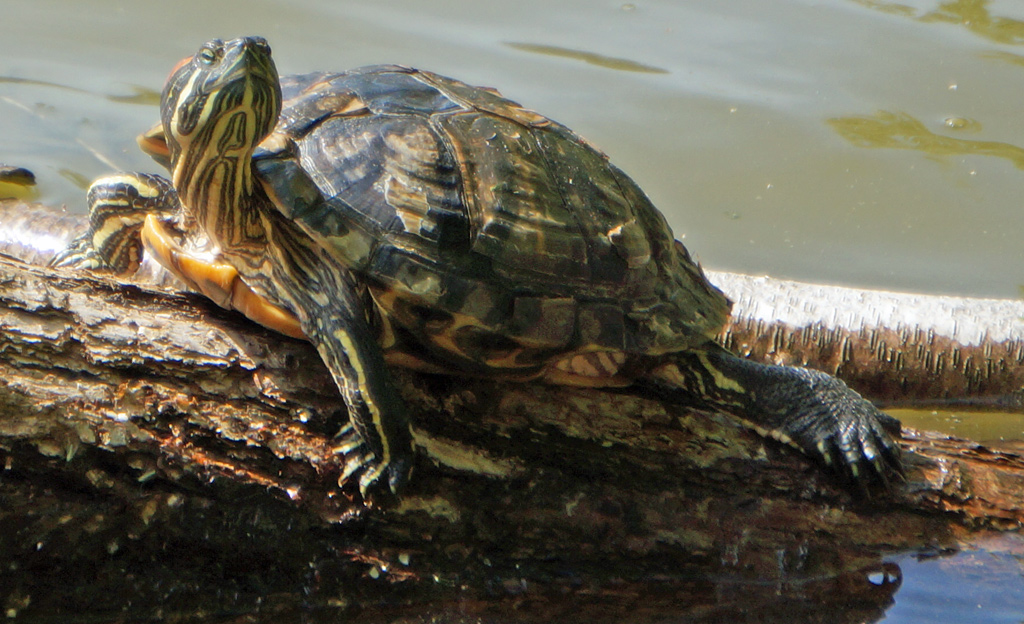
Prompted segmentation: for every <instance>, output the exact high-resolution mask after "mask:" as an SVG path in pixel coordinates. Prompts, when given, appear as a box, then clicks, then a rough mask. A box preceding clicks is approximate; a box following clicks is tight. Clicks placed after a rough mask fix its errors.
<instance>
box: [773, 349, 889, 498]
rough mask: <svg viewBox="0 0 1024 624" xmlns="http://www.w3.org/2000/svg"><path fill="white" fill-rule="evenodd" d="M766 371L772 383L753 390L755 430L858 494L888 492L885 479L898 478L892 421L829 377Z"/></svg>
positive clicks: (785, 370) (806, 371)
mask: <svg viewBox="0 0 1024 624" xmlns="http://www.w3.org/2000/svg"><path fill="white" fill-rule="evenodd" d="M772 368H773V369H774V370H773V371H772V372H771V381H772V383H770V384H765V385H763V386H761V387H760V388H758V389H757V399H758V401H757V404H756V405H757V411H758V412H759V414H758V415H757V416H758V418H759V420H760V422H759V424H760V425H761V426H765V425H768V426H769V427H770V429H771V430H773V431H774V432H776V434H777V435H776V437H779V438H780V439H783V440H789V441H791V442H792V444H793V445H794V446H796V447H797V448H799V449H800V450H802V451H803V452H804V453H806V454H807V455H810V456H811V457H816V458H818V459H819V460H820V461H822V462H823V463H824V464H825V466H827V467H828V468H829V469H831V470H832V471H834V472H836V473H839V474H840V476H841V477H842V478H843V479H844V480H846V481H849V482H850V483H851V484H853V485H855V486H857V487H858V489H861V490H863V489H864V488H865V487H866V486H867V485H868V484H870V483H872V482H878V483H881V484H882V485H883V486H884V487H886V488H888V487H889V486H890V479H889V477H890V476H891V474H897V475H902V474H903V466H902V462H901V460H900V449H899V446H898V445H897V444H896V442H895V441H894V440H893V437H892V436H893V435H898V431H899V426H900V425H899V421H898V420H896V419H895V418H893V417H892V416H889V415H888V414H885V413H883V412H881V411H879V410H878V409H877V408H876V407H875V406H874V405H872V404H871V403H870V402H868V401H867V400H865V399H864V398H863V397H861V396H860V395H859V394H857V393H856V392H854V391H853V390H851V389H850V388H849V386H847V385H846V384H845V383H843V382H842V381H840V380H839V379H836V378H835V377H832V376H831V375H827V374H825V373H822V372H820V371H815V370H810V369H801V368H787V367H772ZM890 432H892V433H890Z"/></svg>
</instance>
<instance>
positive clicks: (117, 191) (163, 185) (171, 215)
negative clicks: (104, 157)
mask: <svg viewBox="0 0 1024 624" xmlns="http://www.w3.org/2000/svg"><path fill="white" fill-rule="evenodd" d="M88 203H89V228H88V229H87V230H86V231H85V233H83V234H82V235H81V236H79V237H78V238H76V239H74V240H73V241H71V243H70V244H69V245H68V247H67V248H66V249H64V250H63V251H61V252H60V253H58V254H57V255H56V256H55V257H54V258H53V259H52V260H51V261H50V266H63V267H72V268H78V269H90V270H95V271H106V272H110V273H116V274H118V275H130V274H132V273H134V272H135V271H136V270H137V269H138V268H139V263H140V262H141V260H142V242H141V240H140V238H139V232H140V231H141V230H142V225H143V222H144V221H145V219H146V216H147V215H156V216H157V217H158V218H161V219H163V220H167V221H172V220H175V219H177V218H178V215H179V214H180V212H181V203H180V202H179V201H178V194H177V193H176V192H175V191H174V187H173V185H172V184H171V182H170V181H169V180H167V179H166V178H162V177H160V176H155V175H150V174H145V173H118V174H114V175H109V176H105V177H102V178H99V179H98V180H96V181H95V182H93V184H92V186H90V187H89V193H88Z"/></svg>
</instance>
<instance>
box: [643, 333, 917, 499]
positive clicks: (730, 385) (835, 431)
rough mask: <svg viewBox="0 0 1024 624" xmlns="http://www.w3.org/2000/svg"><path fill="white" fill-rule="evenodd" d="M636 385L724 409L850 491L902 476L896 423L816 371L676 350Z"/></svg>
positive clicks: (714, 350)
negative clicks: (815, 462)
mask: <svg viewBox="0 0 1024 624" xmlns="http://www.w3.org/2000/svg"><path fill="white" fill-rule="evenodd" d="M642 385H644V386H647V387H649V388H651V389H653V390H654V391H655V392H656V393H658V394H661V395H663V396H666V397H667V398H669V399H671V400H676V401H678V402H680V403H685V404H690V405H695V406H698V407H710V408H715V409H721V410H723V411H726V412H728V413H730V414H732V415H734V416H736V417H737V418H738V419H740V420H741V421H742V422H743V423H744V424H745V425H747V426H750V427H752V428H753V429H755V430H756V431H758V432H759V433H760V434H762V435H764V436H766V437H771V438H773V439H776V440H778V441H780V442H783V443H785V444H788V445H790V446H794V447H796V448H798V449H799V450H801V451H803V452H804V453H805V454H807V455H809V456H811V457H815V458H817V459H819V460H820V461H822V462H824V463H825V465H826V466H828V467H829V468H831V469H833V470H835V471H837V472H839V473H840V474H842V475H843V476H844V477H846V478H847V479H849V480H850V481H852V482H853V483H854V484H855V485H857V486H858V487H861V488H863V487H864V485H865V484H867V483H869V482H872V481H880V482H882V483H883V484H887V483H888V479H889V476H890V475H892V474H896V475H902V473H903V468H902V463H901V460H900V449H899V446H898V445H897V444H896V442H895V441H894V439H893V436H896V435H898V434H899V431H900V423H899V421H898V420H896V419H895V418H893V417H892V416H889V415H888V414H885V413H884V412H882V411H880V410H878V409H877V408H876V407H875V406H874V405H872V404H871V403H870V402H869V401H867V400H866V399H864V398H863V397H861V396H860V395H859V394H857V393H856V392H855V391H854V390H852V389H851V388H850V387H849V386H847V385H846V384H845V383H843V382H842V381H841V380H839V379H836V378H835V377H832V376H831V375H828V374H826V373H823V372H821V371H817V370H813V369H808V368H797V367H791V366H773V365H769V364H760V363H757V362H752V361H750V360H747V359H744V358H741V357H738V356H736V355H733V354H732V353H729V352H728V351H726V350H724V349H722V348H720V347H718V346H717V345H715V346H712V347H711V348H709V349H707V350H700V351H687V352H680V353H676V354H672V355H668V356H666V361H665V362H664V363H662V364H660V365H658V366H657V367H655V368H654V370H652V373H651V375H650V377H648V378H647V379H645V380H644V381H643V382H642Z"/></svg>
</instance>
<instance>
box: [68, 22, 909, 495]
mask: <svg viewBox="0 0 1024 624" xmlns="http://www.w3.org/2000/svg"><path fill="white" fill-rule="evenodd" d="M161 102H162V103H161V126H160V127H159V128H157V129H156V130H155V131H154V132H151V133H150V134H149V135H148V136H144V137H143V139H141V142H142V143H143V144H144V146H145V148H146V149H147V151H149V152H150V153H151V154H152V155H153V156H154V157H155V158H156V159H157V160H158V161H159V162H162V163H164V164H166V165H167V166H168V168H169V169H170V172H171V175H170V178H164V177H160V176H154V175H150V174H138V173H120V174H114V175H111V176H107V177H104V178H101V179H99V180H97V181H96V182H95V183H94V184H93V186H92V187H91V188H90V190H89V203H90V215H91V216H90V228H89V230H88V231H86V232H85V233H84V234H83V235H82V236H80V237H79V238H78V239H76V240H75V241H74V242H73V243H72V244H71V245H70V246H69V247H68V249H67V250H66V251H65V252H63V253H62V254H60V255H59V256H58V257H57V258H55V260H54V264H55V265H63V266H76V267H83V268H91V269H102V270H108V271H113V272H118V273H127V272H130V271H132V270H134V267H136V266H137V265H138V262H139V256H140V253H141V250H142V248H143V247H145V249H147V250H148V251H149V252H150V253H151V254H152V255H153V256H154V257H155V258H156V259H157V260H158V261H159V262H160V263H161V264H162V265H164V266H165V267H166V268H168V269H169V270H170V271H171V272H173V273H174V274H175V275H177V276H178V277H179V278H180V279H181V280H182V281H183V282H185V283H186V284H187V285H189V286H190V287H192V288H193V289H195V290H197V291H199V292H201V293H203V294H205V295H206V296H208V297H210V298H211V299H213V300H214V301H215V302H217V303H218V304H219V305H221V306H223V307H225V308H229V309H236V310H239V311H241V312H242V313H244V314H245V315H246V316H248V317H249V318H251V319H252V320H255V321H257V322H259V323H262V324H263V325H265V326H267V327H270V328H272V329H275V330H277V331H280V332H282V333H285V334H288V335H290V336H294V337H297V338H303V339H306V340H309V341H310V342H311V343H312V344H313V345H314V346H315V347H316V349H317V351H318V352H319V354H320V356H321V357H322V358H323V360H324V362H325V364H326V365H327V367H328V368H329V369H330V372H331V373H332V375H333V378H334V380H335V382H336V384H337V386H338V389H339V391H340V394H341V397H342V398H343V399H344V403H345V406H346V407H347V413H348V421H347V422H346V423H344V425H343V426H341V427H340V431H339V433H338V438H337V439H338V444H337V449H338V456H339V458H340V462H339V463H340V472H341V476H340V477H339V484H341V485H342V486H343V487H344V486H349V485H353V486H354V485H357V486H358V489H359V491H360V492H361V494H362V497H363V499H364V500H367V501H369V502H368V504H370V503H371V502H372V500H373V498H374V496H375V495H377V494H378V493H379V494H380V495H382V496H384V495H389V496H390V495H398V494H399V492H400V490H401V488H402V487H403V485H404V484H405V483H406V482H407V480H408V479H409V476H410V472H411V468H412V465H413V458H414V444H413V437H412V435H411V432H410V415H409V413H408V408H407V406H406V405H405V403H404V402H403V400H402V398H401V396H400V394H399V392H398V390H397V389H396V385H395V381H394V380H393V378H392V372H391V367H395V366H397V367H405V368H409V369H413V370H416V371H423V372H427V373H440V374H447V375H461V376H472V377H485V378H494V379H502V380H513V381H522V382H529V381H536V382H543V383H549V384H563V385H573V386H584V387H604V388H628V389H629V390H628V391H635V392H642V393H653V394H655V395H656V396H658V397H659V398H662V399H664V400H669V401H673V402H678V403H682V404H687V405H691V406H695V407H698V408H702V409H709V410H717V411H724V412H725V413H728V414H731V415H733V416H735V417H736V418H738V419H739V421H740V422H741V423H743V424H745V425H747V426H750V427H753V428H754V429H756V430H757V431H758V432H760V433H761V434H762V435H764V436H767V437H770V438H773V439H775V440H777V441H780V442H782V443H785V444H788V445H791V446H794V447H796V448H798V449H800V450H801V451H803V452H804V453H806V454H807V455H809V456H811V457H814V458H817V459H818V460H819V461H820V462H822V463H824V464H825V465H826V466H827V467H829V468H830V469H831V470H832V471H834V472H836V473H838V475H840V477H841V478H842V479H843V480H844V481H849V482H851V483H855V484H858V487H862V488H863V487H864V486H865V484H873V483H876V482H882V483H884V484H886V485H887V484H888V483H889V481H890V479H891V478H892V476H893V475H900V474H902V473H901V471H902V464H901V459H900V451H899V447H898V445H897V443H896V441H895V436H897V434H898V432H899V430H900V424H899V422H898V421H897V420H896V419H895V418H893V417H891V416H889V415H887V414H885V413H884V412H882V411H880V410H879V409H877V408H876V407H875V406H874V405H873V404H872V403H870V402H869V401H867V400H866V399H864V398H863V397H861V396H860V395H859V394H857V393H856V392H855V391H854V390H852V389H851V388H849V387H848V386H847V385H846V384H845V383H843V382H842V381H840V380H838V379H836V378H835V377H833V376H830V375H828V374H826V373H824V372H820V371H816V370H810V369H805V368H799V367H787V366H775V365H768V364H762V363H756V362H753V361H750V360H747V359H745V358H743V357H740V356H737V355H735V354H733V353H731V352H729V351H727V350H726V349H725V348H723V347H722V346H720V345H719V344H718V343H717V342H716V341H715V336H716V334H718V333H719V332H720V330H721V329H722V328H723V326H724V325H725V324H726V322H727V320H728V318H729V313H730V308H731V302H730V301H729V299H728V298H727V297H726V296H725V295H724V294H723V293H722V292H721V291H720V290H719V289H718V288H716V287H715V286H713V285H712V284H711V283H710V282H709V281H708V279H707V278H706V276H705V274H704V271H703V269H702V267H701V266H700V264H699V263H697V262H695V261H694V259H693V258H692V257H691V255H690V254H689V252H688V251H687V250H686V248H685V247H684V246H683V245H682V244H681V243H680V242H679V241H677V240H676V238H675V236H674V235H673V233H672V230H671V229H670V227H669V225H668V223H667V221H666V219H665V217H664V216H663V215H662V213H661V212H659V211H658V209H657V208H656V207H655V206H654V205H653V204H652V202H651V201H650V200H649V199H648V198H647V196H646V195H645V194H644V193H643V191H642V190H641V189H640V188H639V186H638V185H637V184H636V183H635V182H634V181H633V180H632V179H630V178H629V177H628V176H627V175H626V174H625V173H623V172H622V171H621V170H620V169H619V168H618V167H616V166H615V165H613V164H612V163H611V162H610V161H609V158H608V156H607V155H606V154H605V153H603V152H602V151H600V150H599V149H597V148H596V147H594V146H592V145H591V144H589V143H588V142H587V141H586V140H584V139H583V138H582V137H580V136H579V135H577V134H576V133H574V132H573V131H571V130H570V129H568V128H567V127H565V126H563V125H562V124H559V123H557V122H555V121H553V120H551V119H549V118H547V117H544V116H542V115H540V114H538V113H536V112H533V111H531V110H529V109H526V108H524V107H522V106H520V105H519V104H518V103H516V102H513V101H511V100H509V99H506V98H505V97H503V96H502V95H501V94H500V93H499V92H497V91H496V90H494V89H489V88H481V87H473V86H470V85H468V84H466V83H463V82H460V81H458V80H455V79H452V78H447V77H444V76H441V75H438V74H434V73H431V72H428V71H423V70H418V69H413V68H409V67H404V66H398V65H377V66H370V67H363V68H358V69H353V70H350V71H346V72H341V73H328V72H316V73H309V74H302V75H293V76H284V77H281V76H279V74H278V72H277V70H276V68H275V65H274V62H273V59H272V56H271V51H270V47H269V45H268V43H267V42H266V40H265V39H262V38H259V37H243V38H238V39H234V40H230V41H222V40H219V39H215V40H213V41H210V42H208V43H206V44H205V45H203V46H202V47H201V48H200V49H199V51H198V52H197V53H196V54H195V55H194V56H191V57H188V58H186V59H184V60H183V61H182V62H180V63H179V64H178V66H177V67H176V68H175V69H174V70H173V72H172V74H171V76H170V77H169V78H168V81H167V83H166V86H165V87H164V89H163V93H162V97H161ZM389 490H390V493H391V494H388V491H389Z"/></svg>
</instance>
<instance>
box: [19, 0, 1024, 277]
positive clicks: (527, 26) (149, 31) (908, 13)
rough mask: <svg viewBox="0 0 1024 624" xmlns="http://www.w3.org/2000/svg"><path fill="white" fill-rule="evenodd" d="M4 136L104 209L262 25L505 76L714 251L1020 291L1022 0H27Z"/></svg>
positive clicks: (49, 193)
mask: <svg viewBox="0 0 1024 624" xmlns="http://www.w3.org/2000/svg"><path fill="white" fill-rule="evenodd" d="M4 7H5V16H4V19H3V20H2V21H0V81H2V82H0V136H2V137H3V140H2V142H0V146H2V148H3V149H2V158H3V160H5V161H8V164H19V165H23V166H28V167H30V168H33V169H34V170H35V171H36V172H37V173H38V174H39V177H40V183H41V185H42V199H43V200H45V201H51V202H64V203H66V204H67V205H68V206H69V207H72V208H75V209H81V208H82V204H83V201H82V198H81V196H82V193H81V188H80V187H81V186H82V185H84V184H86V182H87V181H88V180H90V179H91V178H93V177H95V176H97V175H99V174H101V173H103V172H106V171H108V170H109V169H110V168H111V166H112V165H116V166H118V167H124V168H141V169H152V168H153V166H152V164H151V163H149V162H148V161H147V160H146V159H145V158H144V157H142V156H140V155H139V154H138V153H137V150H136V148H135V145H134V143H133V137H134V135H135V133H136V132H138V131H139V130H140V129H142V128H145V127H147V126H148V125H149V124H150V123H151V122H152V121H153V120H154V119H155V118H156V111H155V104H154V94H155V92H156V91H157V90H158V89H159V87H160V84H161V82H162V80H163V78H164V77H165V76H166V74H167V72H168V70H169V69H170V67H171V65H173V63H174V62H175V61H176V60H177V59H179V58H181V57H182V56H184V55H186V54H189V53H191V52H192V51H193V50H194V49H195V48H196V47H197V45H198V44H199V43H200V42H202V41H203V40H205V39H207V38H210V37H213V36H220V37H230V36H234V35H238V34H254V33H258V34H262V35H264V36H266V37H267V38H269V39H270V41H271V43H272V44H273V45H274V47H275V52H276V55H277V59H278V64H279V67H280V68H281V69H282V70H283V71H285V72H301V71H307V70H312V69H340V68H346V67H352V66H357V65H362V64H369V63H380V62H396V63H405V64H410V65H416V66H420V67H424V68H428V69H432V70H434V71H438V72H441V73H445V74H449V75H453V76H456V77H459V78H461V79H464V80H467V81H469V82H472V83H478V84H486V85H493V86H497V87H500V88H501V89H502V90H503V91H504V92H505V93H506V94H508V95H509V96H511V97H513V98H516V99H519V100H520V101H522V102H524V103H525V104H527V105H528V106H530V107H532V108H535V109H537V110H539V111H541V112H543V113H545V114H547V115H549V116H552V117H554V118H556V119H558V120H560V121H562V122H564V123H566V124H568V125H569V126H571V127H573V128H575V129H577V130H578V131H580V132H581V133H582V134H583V135H584V136H587V137H588V138H589V139H591V140H592V141H593V142H595V143H596V144H597V145H599V146H601V147H603V148H604V149H605V150H606V151H608V152H609V153H610V154H611V155H612V157H613V159H614V160H615V161H616V162H617V163H618V164H619V165H621V166H622V167H623V168H624V169H625V170H626V171H628V172H629V173H630V174H631V175H633V176H634V177H635V178H636V179H637V180H638V181H639V182H640V183H641V186H643V188H644V189H646V190H647V192H648V193H649V194H650V195H651V196H652V197H653V198H654V200H655V202H656V203H657V205H659V206H660V207H661V208H662V209H663V210H664V211H665V212H666V213H668V214H669V215H670V220H671V222H672V224H673V226H674V228H675V229H676V231H677V233H678V234H679V235H680V236H685V240H686V242H687V244H688V245H689V246H690V247H691V249H692V250H693V251H694V252H695V253H696V254H698V256H699V257H700V258H701V259H702V261H703V262H704V263H705V264H707V265H708V266H711V267H714V268H719V269H728V270H737V271H744V272H753V273H767V274H771V275H774V276H778V277H791V278H798V279H804V280H815V281H824V282H829V283H842V284H853V285H865V286H871V287H883V288H893V289H901V290H911V291H927V292H946V293H958V294H971V295H987V296H1000V297H1016V296H1018V295H1019V286H1020V285H1021V284H1022V283H1024V269H1022V266H1024V262H1022V260H1024V246H1022V244H1021V241H1020V238H1019V233H1020V232H1021V231H1024V210H1021V209H1020V207H1019V203H1020V198H1021V196H1022V195H1024V172H1022V170H1021V168H1022V167H1024V156H1022V155H1024V147H1022V146H1024V112H1022V109H1021V106H1020V97H1019V94H1020V91H1021V86H1022V85H1024V45H1021V44H1024V4H1021V3H1016V2H1011V1H1005V0H1004V1H1002V2H985V1H981V0H958V1H952V2H945V3H940V2H938V1H936V0H918V1H914V2H907V3H891V2H883V1H880V0H825V1H817V2H812V1H810V0H807V1H802V0H779V1H777V2H763V1H762V0H732V1H728V2H723V1H720V0H717V1H716V0H700V1H688V2H672V1H669V0H651V1H641V2H631V3H628V4H624V3H622V2H621V1H618V0H609V1H599V2H594V1H593V0H587V1H583V0H563V1H562V2H559V3H550V2H543V1H538V0H520V1H519V2H515V3H512V2H490V1H488V2H445V3H436V2H435V3H426V2H422V1H420V0H394V1H388V2H336V1H329V0H305V1H302V2H284V0H279V1H274V0H257V1H244V2H243V1H228V2H199V1H196V0H184V1H179V2H174V3H156V2H151V3H139V2H124V1H118V0H96V1H93V2H89V3H82V2H71V1H69V0H5V3H4Z"/></svg>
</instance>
